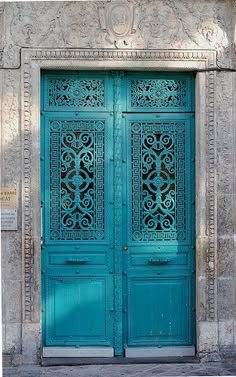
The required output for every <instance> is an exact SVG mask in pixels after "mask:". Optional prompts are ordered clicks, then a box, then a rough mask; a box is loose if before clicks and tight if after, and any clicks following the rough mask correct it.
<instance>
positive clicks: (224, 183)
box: [217, 137, 234, 194]
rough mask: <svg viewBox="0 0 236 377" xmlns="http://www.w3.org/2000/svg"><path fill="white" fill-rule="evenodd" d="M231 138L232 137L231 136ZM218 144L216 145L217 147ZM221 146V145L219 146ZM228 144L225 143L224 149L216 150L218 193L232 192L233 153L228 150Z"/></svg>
mask: <svg viewBox="0 0 236 377" xmlns="http://www.w3.org/2000/svg"><path fill="white" fill-rule="evenodd" d="M231 140H232V137H231ZM218 148H219V146H218V147H217V149H218ZM221 148H222V146H221ZM228 149H229V145H228V144H226V147H225V150H222V149H221V150H220V151H219V150H218V154H217V191H218V194H233V193H234V189H233V186H234V174H233V171H234V155H233V152H232V151H231V152H229V150H228Z"/></svg>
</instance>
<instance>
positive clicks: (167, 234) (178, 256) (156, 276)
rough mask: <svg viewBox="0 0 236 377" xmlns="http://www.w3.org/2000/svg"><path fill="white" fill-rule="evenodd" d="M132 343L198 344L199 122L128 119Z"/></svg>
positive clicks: (183, 117)
mask: <svg viewBox="0 0 236 377" xmlns="http://www.w3.org/2000/svg"><path fill="white" fill-rule="evenodd" d="M125 120H126V136H125V138H124V140H126V153H127V174H126V177H127V178H126V181H124V185H126V191H127V210H126V213H125V218H126V219H127V221H126V223H125V225H124V232H123V234H125V238H126V241H125V244H126V245H127V248H128V251H127V252H126V253H124V259H125V260H124V272H125V274H126V282H125V286H126V290H127V291H126V297H125V300H126V312H127V314H126V344H127V346H129V347H135V346H136V347H137V346H142V347H145V346H157V347H163V346H174V345H177V346H181V345H193V344H194V329H193V324H192V323H193V322H194V310H195V305H194V299H195V297H194V288H193V286H194V264H195V240H194V228H195V226H194V214H195V211H194V144H193V141H194V139H193V135H194V116H193V114H191V113H190V114H188V113H187V114H186V113H185V114H183V113H174V114H173V113H168V114H167V113H165V114H150V113H147V114H144V113H143V114H126V115H125Z"/></svg>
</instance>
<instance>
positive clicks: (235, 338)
mask: <svg viewBox="0 0 236 377" xmlns="http://www.w3.org/2000/svg"><path fill="white" fill-rule="evenodd" d="M234 346H235V347H236V320H234Z"/></svg>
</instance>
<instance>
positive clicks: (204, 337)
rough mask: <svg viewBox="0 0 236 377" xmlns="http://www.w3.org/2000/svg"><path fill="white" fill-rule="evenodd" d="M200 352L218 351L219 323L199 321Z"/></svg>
mask: <svg viewBox="0 0 236 377" xmlns="http://www.w3.org/2000/svg"><path fill="white" fill-rule="evenodd" d="M198 334H199V337H198V352H199V353H202V354H204V353H213V352H217V351H218V323H217V322H207V321H199V322H198Z"/></svg>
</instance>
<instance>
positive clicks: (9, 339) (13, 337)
mask: <svg viewBox="0 0 236 377" xmlns="http://www.w3.org/2000/svg"><path fill="white" fill-rule="evenodd" d="M21 326H22V325H21V324H20V323H11V324H6V346H5V352H6V353H11V354H14V353H20V352H21Z"/></svg>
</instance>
